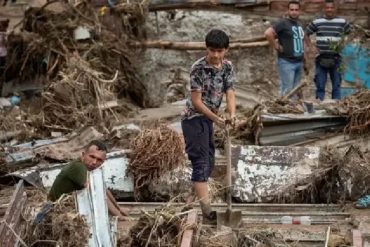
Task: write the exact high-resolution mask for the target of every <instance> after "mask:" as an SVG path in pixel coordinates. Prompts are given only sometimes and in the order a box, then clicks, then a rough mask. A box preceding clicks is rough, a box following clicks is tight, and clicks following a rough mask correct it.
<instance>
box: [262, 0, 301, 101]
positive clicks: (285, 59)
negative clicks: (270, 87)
mask: <svg viewBox="0 0 370 247" xmlns="http://www.w3.org/2000/svg"><path fill="white" fill-rule="evenodd" d="M299 11H300V4H299V2H297V1H290V2H289V4H288V17H287V18H284V19H282V20H280V21H278V22H277V23H275V25H273V26H272V27H269V28H268V29H267V30H266V31H265V37H266V39H267V40H268V41H269V43H270V45H271V47H272V48H273V49H275V50H276V51H277V53H278V70H279V75H280V80H281V84H280V96H284V95H286V94H287V93H288V92H289V91H290V90H292V89H293V88H294V87H296V86H297V84H298V83H299V81H300V79H301V74H302V68H303V54H304V42H303V40H304V31H303V28H302V26H301V24H300V23H299V22H298V17H299ZM276 37H277V39H278V41H277V42H276V41H275V38H276ZM294 97H295V96H294Z"/></svg>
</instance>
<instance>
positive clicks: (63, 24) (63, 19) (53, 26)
mask: <svg viewBox="0 0 370 247" xmlns="http://www.w3.org/2000/svg"><path fill="white" fill-rule="evenodd" d="M52 3H54V2H48V3H47V4H46V5H44V6H43V7H40V8H36V7H32V8H29V9H28V10H26V12H25V16H24V19H23V21H22V27H21V29H22V30H23V31H22V32H14V33H12V34H10V35H9V49H8V50H9V53H8V58H7V61H8V62H7V66H6V69H5V78H6V81H7V82H6V83H10V82H14V83H15V84H30V83H31V84H32V83H33V82H34V81H39V82H40V81H41V82H42V83H41V84H42V86H43V87H44V90H43V92H42V93H41V98H42V104H41V105H42V107H41V109H38V112H36V113H34V114H32V115H34V116H25V114H22V111H27V108H22V109H21V110H19V111H20V112H19V113H18V114H15V115H16V116H15V117H14V118H12V119H4V117H2V118H1V120H0V127H1V130H7V131H9V130H11V129H12V127H13V126H12V125H9V123H16V122H22V123H23V124H24V125H26V127H29V128H32V127H34V130H35V131H36V132H42V133H45V134H44V136H49V135H50V132H51V131H62V132H65V133H68V132H70V131H71V130H73V129H75V128H80V127H81V126H85V125H89V124H96V125H98V124H102V125H103V126H107V122H112V121H117V120H120V118H122V117H125V116H127V114H128V113H129V112H130V111H132V110H133V105H132V104H130V103H128V102H132V103H133V104H135V105H136V106H141V107H144V106H148V105H149V104H150V102H148V98H149V97H147V89H146V87H145V85H144V84H143V82H142V81H141V79H140V77H139V73H138V71H137V69H136V65H135V64H134V61H133V57H134V55H133V51H132V50H131V48H130V47H129V46H128V43H129V40H130V39H137V38H140V35H139V29H143V26H142V25H143V21H142V20H143V17H144V16H145V11H146V5H145V3H143V5H140V4H139V5H140V7H141V8H140V9H139V8H138V6H139V5H138V4H137V3H132V5H134V7H133V6H131V5H130V4H126V5H124V6H120V8H119V9H116V10H115V11H114V14H112V15H111V18H112V19H114V18H117V19H118V20H122V18H125V17H127V20H134V19H135V18H134V16H135V15H136V16H137V18H136V19H135V20H136V22H138V20H141V21H140V22H141V24H142V25H137V23H136V22H135V23H130V22H121V27H122V28H121V30H122V32H119V33H117V32H113V31H111V30H110V27H109V25H108V24H109V23H105V22H104V18H102V17H101V16H98V13H97V11H96V9H95V8H94V7H93V6H92V5H91V4H90V3H88V2H85V1H83V2H79V3H77V4H75V5H73V4H68V3H63V2H58V4H60V5H61V6H62V10H61V11H59V12H56V11H53V10H49V8H48V5H49V4H52ZM131 25H135V28H133V27H131ZM134 29H135V30H134ZM140 33H142V32H140ZM119 98H122V99H123V100H122V101H118V99H119ZM7 115H9V114H7V113H6V114H3V116H7ZM30 115H31V114H30ZM107 116H111V117H110V118H107Z"/></svg>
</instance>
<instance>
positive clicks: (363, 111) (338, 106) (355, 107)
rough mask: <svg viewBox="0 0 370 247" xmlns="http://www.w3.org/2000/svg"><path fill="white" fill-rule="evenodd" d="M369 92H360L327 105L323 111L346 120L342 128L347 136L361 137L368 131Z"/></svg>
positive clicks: (369, 127) (369, 120) (369, 119)
mask: <svg viewBox="0 0 370 247" xmlns="http://www.w3.org/2000/svg"><path fill="white" fill-rule="evenodd" d="M369 99H370V90H361V91H359V92H357V93H355V94H353V95H350V96H348V97H346V98H344V99H343V100H340V101H337V102H335V103H333V104H328V105H326V106H325V109H326V110H327V111H328V112H329V113H331V114H334V115H339V116H344V117H346V118H348V124H347V125H346V127H345V128H344V131H345V133H347V134H349V135H363V134H366V133H368V132H369V131H370V112H369V103H370V100H369Z"/></svg>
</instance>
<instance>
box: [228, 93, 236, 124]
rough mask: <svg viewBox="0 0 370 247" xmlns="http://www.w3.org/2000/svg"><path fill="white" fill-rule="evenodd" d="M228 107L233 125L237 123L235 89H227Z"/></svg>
mask: <svg viewBox="0 0 370 247" xmlns="http://www.w3.org/2000/svg"><path fill="white" fill-rule="evenodd" d="M226 107H227V112H229V114H230V120H231V125H235V109H236V106H235V90H234V89H233V88H230V89H228V90H227V91H226Z"/></svg>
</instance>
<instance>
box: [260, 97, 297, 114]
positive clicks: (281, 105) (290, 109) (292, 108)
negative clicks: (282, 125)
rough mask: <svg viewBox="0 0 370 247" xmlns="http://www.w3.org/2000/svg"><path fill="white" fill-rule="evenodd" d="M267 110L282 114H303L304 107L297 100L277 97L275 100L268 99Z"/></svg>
mask: <svg viewBox="0 0 370 247" xmlns="http://www.w3.org/2000/svg"><path fill="white" fill-rule="evenodd" d="M264 105H265V106H266V110H267V112H269V113H273V114H275V113H276V114H282V113H294V114H303V113H304V109H303V107H302V106H301V105H300V104H298V103H297V102H294V101H290V100H281V99H277V100H275V101H266V102H265V103H264Z"/></svg>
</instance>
